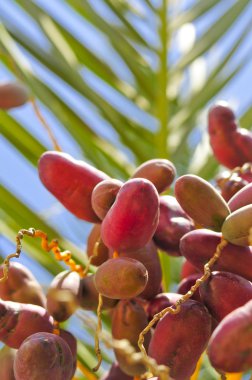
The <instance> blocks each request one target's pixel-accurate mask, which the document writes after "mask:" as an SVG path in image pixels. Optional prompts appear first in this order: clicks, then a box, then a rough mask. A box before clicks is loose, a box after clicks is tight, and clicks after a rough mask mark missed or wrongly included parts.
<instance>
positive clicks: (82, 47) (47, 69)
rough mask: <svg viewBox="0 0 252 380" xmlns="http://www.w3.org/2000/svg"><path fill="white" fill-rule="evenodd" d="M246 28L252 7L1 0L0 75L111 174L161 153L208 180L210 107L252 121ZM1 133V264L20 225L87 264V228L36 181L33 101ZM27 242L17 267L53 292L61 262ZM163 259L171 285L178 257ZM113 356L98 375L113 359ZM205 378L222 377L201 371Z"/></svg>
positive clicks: (242, 1) (86, 356) (86, 343)
mask: <svg viewBox="0 0 252 380" xmlns="http://www.w3.org/2000/svg"><path fill="white" fill-rule="evenodd" d="M251 26H252V2H251V1H249V0H239V1H225V0H222V1H217V0H208V1H204V0H198V1H195V0H192V1H190V0H184V1H182V0H177V1H176V0H173V1H172V0H170V1H165V0H159V1H158V0H157V1H155V0H53V1H48V0H34V1H32V0H16V1H15V0H6V1H5V0H3V1H1V2H0V60H1V62H0V80H8V79H14V78H17V77H18V78H19V79H22V80H23V81H24V82H25V83H26V85H27V87H28V88H29V90H30V92H31V94H32V95H33V96H34V97H35V98H36V99H37V104H38V105H39V108H40V111H41V113H42V115H43V116H44V118H45V119H46V121H47V123H48V124H49V125H50V128H51V130H52V131H53V133H54V134H55V136H56V138H57V141H58V143H59V145H60V146H61V147H62V149H63V150H64V151H65V152H68V153H70V154H71V155H72V156H73V157H75V158H77V159H83V160H85V161H87V162H89V163H91V164H93V165H95V166H96V167H97V168H99V169H101V170H103V171H105V172H106V173H107V174H109V175H110V176H112V177H115V178H119V179H122V180H125V179H127V178H128V177H129V175H130V174H131V172H132V170H133V169H134V168H135V167H136V166H138V165H139V164H140V163H142V162H144V161H146V160H148V159H151V158H157V157H161V158H167V159H169V160H171V161H172V162H173V163H174V164H175V166H176V168H177V172H178V175H181V174H183V173H195V174H198V175H200V176H202V177H204V178H205V179H208V180H211V179H213V178H214V176H215V175H216V173H218V172H219V171H220V170H222V169H223V168H220V167H219V165H218V163H217V162H216V161H215V159H214V158H213V157H212V154H211V149H210V147H209V144H208V137H207V133H206V125H207V116H206V115H207V109H208V108H209V106H210V105H211V104H212V103H213V102H215V101H216V100H219V99H224V100H227V101H229V102H230V104H231V105H232V106H233V108H234V109H235V110H236V111H237V115H238V117H239V119H240V123H241V126H242V127H244V128H250V125H251V124H250V118H251V115H252V109H251V104H252V93H251V91H249V81H250V78H251V70H252V55H251V37H252V33H251ZM0 133H1V134H0V181H1V183H0V255H1V258H2V259H3V258H4V257H5V256H6V255H7V254H9V253H11V252H13V250H14V249H15V236H16V234H17V232H18V230H19V229H21V228H29V227H35V228H37V229H42V230H44V231H46V232H47V233H48V235H49V238H54V237H58V238H59V240H60V244H61V247H62V248H64V249H67V248H70V249H71V250H72V252H73V254H74V256H75V257H76V258H77V259H79V260H84V261H85V260H86V255H85V244H86V238H87V235H88V233H89V231H90V229H91V227H92V226H91V225H90V224H88V223H85V222H83V221H80V220H78V219H77V218H75V217H74V216H72V215H70V213H69V212H68V211H66V210H65V209H64V207H63V206H61V205H60V204H59V203H58V202H57V201H56V200H55V199H54V198H53V197H52V196H51V195H50V194H49V193H48V192H47V191H46V190H45V189H44V188H43V186H42V185H41V183H40V181H39V179H38V175H37V168H36V167H37V161H38V158H39V157H40V155H41V154H42V153H43V152H44V151H45V150H51V149H53V145H52V142H51V140H50V138H49V136H48V134H47V132H46V130H45V129H44V127H43V125H42V124H41V123H40V121H39V119H38V118H37V117H36V115H35V113H34V109H33V107H32V105H31V103H29V104H27V105H25V106H23V107H21V108H18V109H14V110H12V111H10V112H5V111H0ZM171 194H172V189H171ZM23 246H24V252H23V253H22V258H21V260H22V262H23V263H24V264H26V265H27V266H28V267H29V268H30V269H32V270H33V272H34V273H35V275H36V276H37V277H38V278H39V279H40V282H41V283H42V284H43V285H44V287H45V289H46V287H47V286H48V284H49V282H50V280H51V279H52V277H53V275H55V274H56V273H58V272H59V271H60V270H61V267H62V266H61V264H58V263H56V262H55V260H54V258H53V257H52V255H50V254H46V253H44V252H42V251H41V249H40V245H39V242H37V241H35V240H33V239H29V238H25V239H24V244H23ZM161 261H162V265H163V269H164V282H165V284H166V286H167V287H168V288H169V289H172V290H176V283H177V282H178V281H179V276H178V275H179V267H180V265H181V259H180V258H179V259H178V258H169V257H168V256H167V255H161ZM70 322H71V323H70V327H69V328H70V329H71V331H73V332H74V333H75V334H76V335H77V337H78V338H79V353H80V357H81V358H82V361H83V363H86V365H87V366H89V367H90V368H91V367H92V366H93V365H94V364H95V360H96V359H95V358H94V353H93V350H92V345H93V340H92V334H89V333H87V332H85V331H84V329H83V328H82V325H81V322H80V321H79V320H78V319H77V318H76V317H73V319H71V321H70ZM107 355H108V358H105V360H104V362H103V365H102V370H103V369H106V368H107V367H108V364H107V363H108V362H109V360H113V355H112V353H111V352H108V353H107ZM102 370H101V371H100V373H102ZM201 378H202V379H206V380H207V379H209V380H210V379H217V378H218V376H217V374H216V373H214V372H213V371H212V370H211V369H210V368H209V366H208V365H207V364H206V369H205V370H204V372H203V373H202V374H201Z"/></svg>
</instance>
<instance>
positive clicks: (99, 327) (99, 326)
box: [93, 293, 103, 372]
mask: <svg viewBox="0 0 252 380" xmlns="http://www.w3.org/2000/svg"><path fill="white" fill-rule="evenodd" d="M102 305H103V299H102V295H101V294H100V293H99V302H98V307H97V318H98V321H97V327H96V331H95V353H96V356H97V360H98V363H97V365H96V366H95V367H94V368H93V371H94V372H96V371H98V369H99V368H100V365H101V362H102V355H101V349H100V340H99V339H100V333H101V331H102V320H101V311H102Z"/></svg>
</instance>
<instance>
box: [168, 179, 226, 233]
mask: <svg viewBox="0 0 252 380" xmlns="http://www.w3.org/2000/svg"><path fill="white" fill-rule="evenodd" d="M174 190H175V196H176V198H177V200H178V202H179V203H180V205H181V207H182V208H183V209H184V210H185V212H186V213H187V214H188V215H189V216H190V217H191V218H192V219H193V220H194V221H195V222H196V223H198V224H200V225H201V226H202V227H206V228H210V229H213V230H216V231H220V230H221V226H222V224H223V222H224V220H225V219H226V217H227V216H228V215H229V214H230V210H229V208H228V205H227V203H226V202H225V200H224V199H223V198H222V196H221V195H220V194H219V193H218V192H217V190H216V189H215V188H214V187H213V186H212V185H211V184H210V183H208V182H207V181H205V180H204V179H202V178H200V177H198V176H196V175H193V174H186V175H183V176H181V177H180V178H178V179H177V181H176V182H175V188H174Z"/></svg>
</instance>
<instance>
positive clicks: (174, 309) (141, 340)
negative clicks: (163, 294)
mask: <svg viewBox="0 0 252 380" xmlns="http://www.w3.org/2000/svg"><path fill="white" fill-rule="evenodd" d="M227 244H228V242H227V241H226V240H225V239H223V238H222V239H221V242H220V243H219V244H218V245H217V247H216V251H215V253H214V255H213V257H212V258H211V259H210V260H209V261H208V262H207V263H206V264H205V265H204V274H203V275H202V277H200V278H199V279H198V280H196V282H195V284H194V285H193V286H192V287H191V289H190V290H189V291H188V292H187V293H186V294H185V295H183V296H182V297H181V298H180V299H179V300H178V301H176V302H175V304H174V305H173V306H169V307H166V308H165V309H163V310H162V311H160V312H159V313H157V314H155V315H154V317H153V319H152V320H151V321H150V322H149V324H148V325H147V326H146V328H145V329H144V330H143V331H142V332H141V333H140V334H139V339H138V346H139V348H140V351H141V352H142V354H143V356H144V357H145V358H146V357H148V356H147V353H146V350H145V348H144V336H145V335H146V334H147V333H148V332H149V331H150V329H151V328H152V327H153V326H154V325H155V324H156V323H157V322H158V321H159V320H160V319H161V318H162V317H163V316H164V315H165V314H167V313H171V314H177V313H179V311H180V308H181V305H182V304H183V303H184V302H185V301H187V300H188V299H189V298H190V297H192V295H193V294H194V293H195V292H196V290H197V289H198V288H199V286H200V285H201V284H202V283H203V282H205V281H206V280H207V279H208V277H209V276H210V274H211V267H212V266H213V265H214V264H215V262H216V261H217V260H218V258H219V256H220V254H221V251H222V250H223V248H224V247H225V246H226V245H227Z"/></svg>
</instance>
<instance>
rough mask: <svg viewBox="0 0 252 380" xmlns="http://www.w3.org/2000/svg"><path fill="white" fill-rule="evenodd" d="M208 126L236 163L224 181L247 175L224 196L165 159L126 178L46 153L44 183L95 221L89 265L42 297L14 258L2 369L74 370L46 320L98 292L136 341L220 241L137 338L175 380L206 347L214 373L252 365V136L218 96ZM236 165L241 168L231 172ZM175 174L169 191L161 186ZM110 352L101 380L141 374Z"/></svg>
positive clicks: (70, 348) (64, 316)
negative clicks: (169, 272)
mask: <svg viewBox="0 0 252 380" xmlns="http://www.w3.org/2000/svg"><path fill="white" fill-rule="evenodd" d="M209 135H210V143H211V146H212V148H213V152H214V155H215V157H216V158H217V159H218V160H219V162H220V163H221V164H223V165H225V166H226V167H228V168H229V169H232V173H231V174H230V176H229V177H228V180H230V178H231V175H233V174H234V173H236V175H237V176H240V175H243V176H244V177H242V180H243V186H233V187H232V191H231V192H229V196H225V197H224V196H222V195H224V191H223V189H224V185H223V184H224V182H225V184H226V183H227V182H228V181H223V182H222V187H221V190H220V191H219V190H217V189H215V188H214V187H213V186H212V185H211V184H210V183H209V182H207V181H205V180H204V179H202V178H200V177H198V176H195V175H183V176H181V177H179V178H177V179H176V180H175V177H176V169H175V167H174V165H173V163H171V162H170V161H168V160H165V159H153V160H150V161H147V162H145V163H144V164H142V165H141V166H140V167H138V168H137V169H136V170H135V172H134V173H133V174H132V176H131V178H130V179H129V180H127V181H126V182H124V183H123V182H121V181H120V180H117V179H112V178H110V177H108V176H107V175H106V174H105V173H103V172H101V171H99V170H97V169H96V168H94V167H92V166H91V165H89V164H87V163H85V162H83V161H77V160H75V159H74V158H72V157H71V156H69V155H68V154H65V153H62V152H56V151H49V152H46V153H44V154H43V155H42V157H41V158H40V161H39V164H38V170H39V176H40V179H41V181H42V183H43V184H44V186H45V187H46V188H47V189H48V190H49V191H50V192H51V193H52V194H53V195H54V196H55V197H56V198H57V199H58V200H59V201H60V202H61V203H62V204H63V205H64V206H65V207H66V208H67V209H68V210H69V211H70V212H71V213H72V214H74V215H75V216H76V217H78V218H80V219H82V220H85V221H88V222H90V223H93V224H94V225H93V228H92V230H91V232H90V235H89V237H88V241H87V254H88V256H89V257H90V260H91V264H92V265H94V266H96V267H97V270H96V271H95V273H94V274H89V275H87V276H85V277H81V276H79V274H78V273H77V272H76V271H64V272H62V273H60V274H58V275H57V276H56V277H55V278H54V280H53V282H52V283H51V285H50V287H49V290H48V293H47V295H46V297H45V296H44V295H43V293H42V291H41V289H40V288H39V284H38V283H37V282H36V280H35V279H34V278H33V276H32V274H31V273H28V270H27V269H26V268H24V267H22V266H21V265H20V264H17V263H12V264H11V265H10V270H9V278H8V280H7V281H6V282H5V283H0V297H1V299H2V300H1V305H0V307H1V311H0V339H1V340H2V341H3V342H4V343H5V344H6V345H7V346H9V347H10V348H13V349H18V350H17V351H16V352H15V353H14V357H15V358H14V359H13V357H11V355H10V352H9V351H8V352H7V353H6V356H5V357H6V358H8V360H12V363H13V362H14V365H13V366H14V373H13V366H12V365H11V366H7V365H6V366H4V365H1V366H0V378H4V379H6V380H13V379H16V380H26V379H31V380H33V379H34V380H35V379H36V380H42V379H45V378H47V379H48V380H51V379H52V380H53V379H54V380H70V379H71V378H72V376H73V374H74V372H75V369H76V340H75V338H74V337H73V336H72V335H71V334H70V333H69V332H67V331H64V330H61V329H60V330H59V334H53V332H54V326H55V323H54V322H55V321H57V322H60V323H61V322H64V321H66V320H68V318H69V317H70V316H71V315H72V314H73V313H74V312H75V311H76V309H77V308H82V309H84V310H93V311H95V310H96V309H97V307H98V302H99V294H101V295H102V300H103V303H102V307H103V309H104V310H105V309H109V310H110V315H111V320H112V321H111V323H112V336H113V337H114V338H115V339H127V340H128V341H129V342H130V344H131V346H133V347H134V349H135V350H136V351H139V347H138V339H139V334H140V333H141V332H142V331H143V329H145V328H146V326H147V325H148V323H149V321H150V320H152V318H153V317H154V316H155V315H156V314H157V313H159V312H160V311H161V310H163V309H164V308H166V307H168V306H175V305H176V304H177V302H178V300H180V299H181V297H183V294H186V293H187V292H188V291H190V289H191V287H192V286H193V285H194V284H195V282H196V281H197V280H199V279H200V278H201V277H202V275H203V273H204V266H205V264H207V263H208V262H209V260H210V259H211V258H212V257H213V255H214V253H215V252H216V249H217V247H218V246H219V244H220V243H221V242H222V241H223V239H225V241H226V245H225V246H224V248H223V249H222V250H221V252H220V257H219V259H218V260H217V261H216V262H215V263H214V265H213V267H211V270H212V273H211V274H210V275H209V277H208V278H207V279H206V280H205V281H204V282H202V283H201V285H200V286H199V288H198V289H197V291H195V292H194V293H193V294H191V298H190V299H188V300H187V301H186V302H184V303H182V304H181V307H180V311H179V312H178V313H176V314H172V313H167V314H165V315H164V316H163V317H162V318H161V319H160V320H159V321H158V323H157V324H156V325H154V326H153V328H152V329H150V331H149V332H148V333H147V334H146V335H145V340H144V345H145V349H146V351H147V353H148V355H149V356H150V357H152V358H154V359H155V360H156V362H157V363H158V364H164V365H166V366H168V367H169V369H170V377H171V378H172V379H174V380H189V379H190V377H191V376H192V374H193V372H194V370H195V367H196V364H197V362H198V360H199V358H200V356H201V354H202V353H203V352H204V351H205V349H207V353H208V356H209V359H210V362H211V364H212V366H213V367H214V368H215V369H216V370H217V371H219V372H220V373H222V374H223V373H227V372H244V371H247V370H249V369H251V368H252V329H251V325H252V283H251V281H252V269H251V268H252V250H251V247H250V241H251V237H250V235H251V233H250V229H251V227H252V184H250V178H252V174H250V163H251V162H252V150H250V149H249V147H250V144H251V141H252V139H251V134H250V133H249V132H247V131H246V132H244V131H243V130H242V129H241V128H239V127H238V126H237V124H236V122H235V118H234V114H233V112H232V111H231V110H230V108H228V107H227V106H226V105H223V104H220V105H217V106H214V107H213V108H212V109H211V110H210V113H209ZM245 163H246V166H245V167H244V164H245ZM237 166H239V167H244V170H243V171H242V170H240V171H239V170H237V169H235V171H233V169H234V168H236V167H237ZM245 172H246V174H247V175H246V177H245V174H244V173H245ZM174 181H175V182H174ZM173 182H174V196H172V195H162V194H163V193H164V192H165V191H167V190H169V188H170V187H171V185H172V184H173ZM219 183H220V182H219ZM225 191H226V192H227V187H225ZM231 193H232V194H231ZM159 249H160V250H161V251H162V252H163V253H162V254H169V255H171V256H183V257H184V264H183V266H182V271H181V278H182V281H181V283H180V284H179V285H178V289H177V292H176V293H164V292H163V291H162V285H161V282H162V270H161V266H160V262H159V256H158V250H159ZM114 351H115V356H116V360H117V363H116V364H114V365H113V366H112V367H111V369H110V371H109V373H108V374H107V375H106V376H105V377H104V378H103V380H115V379H116V380H118V379H120V380H133V379H134V377H135V376H141V375H142V374H144V373H145V372H146V367H145V366H144V365H143V364H141V363H140V364H139V363H134V362H133V361H131V360H129V357H127V355H125V354H124V353H122V352H121V351H120V350H117V349H115V350H114ZM10 357H11V359H9V358H10ZM0 360H1V361H2V359H1V358H0ZM6 360H7V359H6ZM2 363H3V361H2ZM3 368H5V369H6V368H7V369H10V368H11V370H12V372H8V376H9V377H8V376H7V374H6V373H4V375H2V377H1V370H3ZM7 369H6V371H7ZM11 376H12V377H11ZM153 379H154V378H153ZM156 379H157V378H156Z"/></svg>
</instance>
